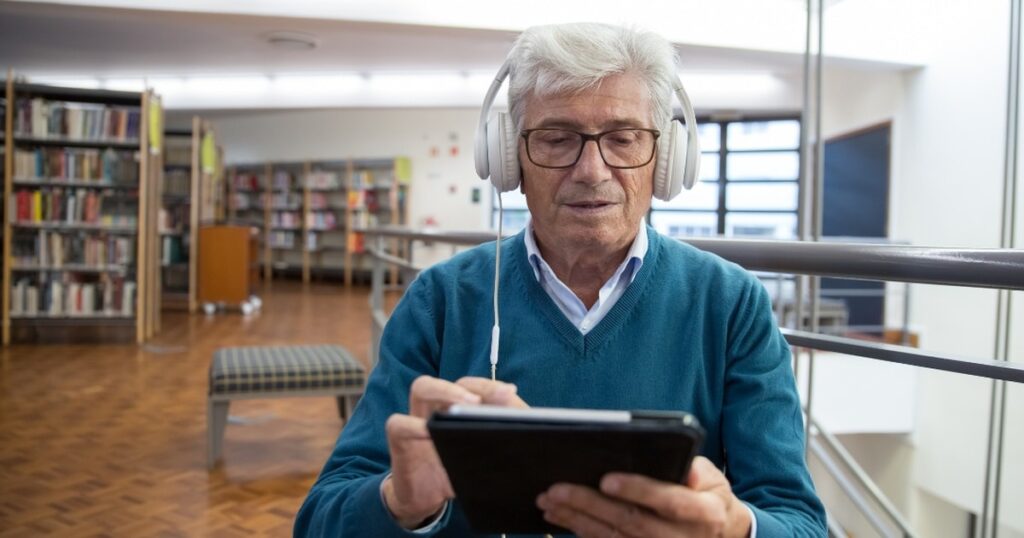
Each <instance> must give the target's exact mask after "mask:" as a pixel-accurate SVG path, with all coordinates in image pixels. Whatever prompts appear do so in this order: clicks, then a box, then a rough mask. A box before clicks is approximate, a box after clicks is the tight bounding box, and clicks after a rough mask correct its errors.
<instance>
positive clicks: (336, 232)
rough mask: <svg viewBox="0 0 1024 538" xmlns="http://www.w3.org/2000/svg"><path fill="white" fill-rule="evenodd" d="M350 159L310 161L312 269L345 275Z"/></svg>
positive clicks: (306, 182) (308, 251)
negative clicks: (346, 215)
mask: <svg viewBox="0 0 1024 538" xmlns="http://www.w3.org/2000/svg"><path fill="white" fill-rule="evenodd" d="M348 173H349V161H311V162H310V163H309V164H308V171H307V172H306V174H305V176H304V178H303V187H304V191H303V196H304V198H305V220H306V234H305V237H306V242H305V252H304V255H305V260H304V261H305V263H306V265H307V269H306V270H305V272H304V273H303V276H304V277H307V280H308V276H307V275H309V274H310V273H313V274H316V275H318V276H322V277H326V276H331V275H338V276H343V275H344V270H345V265H344V262H345V259H344V256H345V248H346V245H345V244H346V241H347V236H346V232H347V230H346V228H345V213H346V211H348V198H347V196H346V195H347V192H348V179H347V178H348Z"/></svg>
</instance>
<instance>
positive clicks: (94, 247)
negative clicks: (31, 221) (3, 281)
mask: <svg viewBox="0 0 1024 538" xmlns="http://www.w3.org/2000/svg"><path fill="white" fill-rule="evenodd" d="M11 250H12V255H13V258H14V262H15V264H16V266H19V267H42V268H54V269H59V268H62V267H64V266H65V265H82V266H88V267H91V268H104V267H109V266H112V265H123V266H128V265H131V264H133V263H134V260H135V241H134V240H133V238H131V237H125V236H112V235H111V236H84V235H68V234H64V233H59V232H53V231H48V230H38V231H37V232H36V233H35V234H28V235H16V236H15V237H14V238H13V241H12V244H11Z"/></svg>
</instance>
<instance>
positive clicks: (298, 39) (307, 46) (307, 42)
mask: <svg viewBox="0 0 1024 538" xmlns="http://www.w3.org/2000/svg"><path fill="white" fill-rule="evenodd" d="M267 43H270V44H271V46H273V47H276V48H279V49H285V50H312V49H315V48H316V46H317V44H318V43H319V42H318V41H317V38H316V36H315V35H313V34H306V33H302V32H273V33H271V34H268V35H267Z"/></svg>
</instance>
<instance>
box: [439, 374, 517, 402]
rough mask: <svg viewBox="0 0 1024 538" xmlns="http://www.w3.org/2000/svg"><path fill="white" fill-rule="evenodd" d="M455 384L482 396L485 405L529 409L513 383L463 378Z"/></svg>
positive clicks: (481, 378) (480, 378)
mask: <svg viewBox="0 0 1024 538" xmlns="http://www.w3.org/2000/svg"><path fill="white" fill-rule="evenodd" d="M455 384H457V385H459V386H460V387H463V388H465V389H466V390H468V391H470V392H472V393H474V394H477V395H479V396H480V398H481V400H482V401H483V403H485V404H491V405H505V406H510V407H529V406H528V405H526V402H524V401H523V400H522V399H521V398H520V397H519V396H518V395H517V394H516V391H517V390H518V388H517V387H516V386H515V385H513V384H511V383H503V382H501V381H493V380H490V379H487V378H484V377H463V378H462V379H459V380H458V381H456V382H455Z"/></svg>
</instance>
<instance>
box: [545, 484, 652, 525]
mask: <svg viewBox="0 0 1024 538" xmlns="http://www.w3.org/2000/svg"><path fill="white" fill-rule="evenodd" d="M542 503H543V505H544V506H542ZM538 506H540V507H541V508H545V507H546V508H548V509H554V508H567V509H571V510H573V511H575V512H578V513H580V514H583V515H585V516H587V517H588V518H591V519H594V520H597V521H599V522H601V523H602V524H604V525H605V526H607V527H610V528H612V529H617V530H618V532H619V534H620V535H622V536H644V537H655V536H668V535H671V534H672V533H671V531H672V529H671V527H670V526H669V525H668V524H667V523H666V522H664V521H662V520H660V519H659V518H658V516H656V515H655V514H654V513H652V512H650V511H647V510H643V509H641V508H640V507H638V506H637V505H635V504H632V503H626V502H623V501H619V500H616V499H612V498H609V497H607V496H605V495H602V494H601V493H599V492H597V491H595V490H593V489H591V488H588V487H584V486H578V485H572V484H555V485H554V486H552V487H551V488H549V489H548V491H547V493H545V494H544V495H542V498H539V499H538Z"/></svg>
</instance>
